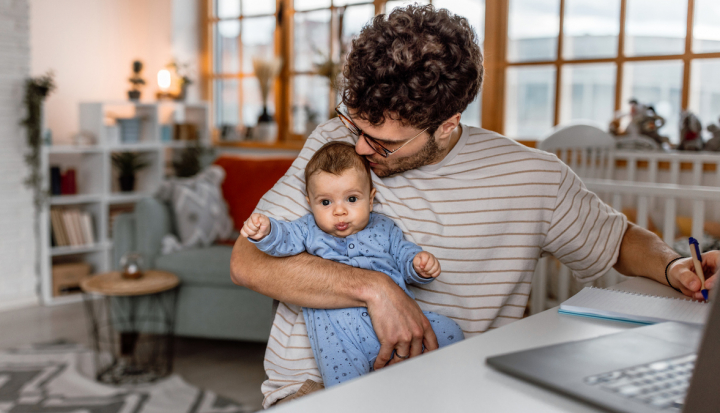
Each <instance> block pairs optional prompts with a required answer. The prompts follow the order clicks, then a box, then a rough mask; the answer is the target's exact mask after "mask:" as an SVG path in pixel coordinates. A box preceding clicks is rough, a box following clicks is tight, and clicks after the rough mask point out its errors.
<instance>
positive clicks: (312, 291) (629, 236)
mask: <svg viewBox="0 0 720 413" xmlns="http://www.w3.org/2000/svg"><path fill="white" fill-rule="evenodd" d="M343 75H344V78H345V83H344V84H343V94H342V96H343V103H344V104H345V106H346V107H345V108H343V107H340V108H338V113H339V115H340V116H339V117H338V118H335V119H332V120H330V121H328V122H326V123H325V124H323V125H321V126H319V127H318V128H317V129H316V130H315V131H314V132H313V133H312V134H311V135H310V137H309V138H308V140H307V143H306V145H305V147H304V148H303V150H302V152H301V153H300V155H299V156H298V158H297V159H296V161H295V162H294V163H293V166H292V167H291V168H290V169H289V170H288V172H287V174H286V175H285V176H284V177H283V178H282V179H281V180H280V181H279V182H278V183H277V184H276V185H275V186H274V187H273V189H271V190H270V191H269V192H268V193H267V194H266V195H265V196H264V197H263V199H262V200H261V202H260V203H259V204H258V207H257V209H256V211H257V212H262V213H264V214H266V215H269V216H273V217H274V218H276V219H283V220H293V219H296V218H299V217H301V216H303V215H305V214H307V213H308V212H309V211H310V210H309V208H308V206H307V204H306V202H305V193H304V192H303V188H304V181H303V169H304V166H305V164H306V163H307V162H308V160H309V159H310V157H311V156H312V154H313V153H314V151H316V150H317V149H318V148H319V147H321V146H322V145H323V144H325V143H326V142H328V141H330V140H341V141H346V142H351V143H353V144H355V148H356V151H357V152H358V153H359V154H360V155H363V156H365V157H366V158H367V159H368V160H369V161H370V165H371V168H372V170H373V172H374V175H373V184H374V185H375V187H376V188H377V194H376V203H375V206H374V211H375V212H378V213H381V214H384V215H386V216H388V217H390V218H391V219H393V220H394V221H395V222H396V223H397V225H398V226H399V227H400V228H401V229H402V230H403V232H404V234H405V237H406V239H408V240H409V241H412V242H414V243H416V244H418V245H420V246H421V247H422V248H423V249H425V250H427V251H428V252H431V253H432V254H433V255H435V256H436V257H438V259H439V260H440V262H441V265H442V273H441V275H440V276H439V277H438V279H437V280H436V281H435V282H434V283H431V284H429V285H427V286H418V287H415V288H413V292H414V293H415V295H416V300H415V301H414V300H412V299H410V298H409V297H408V296H407V295H406V294H405V293H404V292H403V291H402V290H401V289H400V288H399V287H398V286H397V285H395V284H394V283H393V282H392V281H391V280H390V278H389V277H387V276H386V275H385V274H383V273H379V272H374V271H368V270H363V269H360V268H354V267H350V266H346V265H342V264H338V263H335V262H331V261H326V260H322V259H320V258H318V257H314V256H310V255H307V254H301V255H298V256H294V257H287V258H274V257H270V256H267V255H265V254H263V253H261V252H259V251H258V250H257V249H256V248H255V247H254V246H253V245H251V244H250V242H248V241H247V240H246V239H239V240H238V241H237V243H236V244H235V248H234V250H233V256H232V263H231V268H232V277H233V280H234V281H235V282H236V283H237V284H240V285H244V286H246V287H248V288H250V289H253V290H255V291H258V292H260V293H263V294H265V295H268V296H270V297H273V298H275V299H277V300H279V301H281V304H280V306H279V307H278V312H277V315H276V318H275V322H274V324H273V328H272V331H271V335H270V340H269V342H268V349H267V352H266V357H265V369H266V372H267V374H268V377H269V379H268V380H267V381H266V382H265V383H264V384H263V393H264V394H265V401H264V406H265V407H268V406H270V405H272V404H274V403H276V402H277V401H278V400H282V399H284V400H289V399H292V398H294V397H297V394H304V393H307V392H309V391H312V390H313V389H316V388H320V387H321V386H320V385H319V384H318V383H319V382H320V381H321V380H320V375H319V373H318V371H317V368H316V366H315V361H314V358H313V354H312V351H311V350H310V344H309V341H308V338H307V331H306V329H305V324H304V320H303V316H302V311H300V307H303V306H304V307H312V308H342V307H366V308H367V311H368V313H369V314H370V316H371V318H372V322H373V326H374V328H375V331H376V333H377V335H378V337H379V339H380V342H381V344H382V348H381V350H380V354H379V356H378V358H377V361H376V363H375V366H374V367H375V369H379V368H382V367H384V366H386V365H390V364H394V363H397V362H400V361H402V360H404V359H406V358H408V357H414V356H417V355H419V354H420V353H421V352H422V347H423V345H424V346H425V348H426V349H427V350H434V349H435V348H437V341H436V338H435V337H434V335H433V332H432V329H431V328H430V326H429V323H428V321H427V319H426V318H425V317H424V316H423V315H422V310H423V309H424V310H430V311H434V312H437V313H439V314H442V315H445V316H448V317H450V318H451V319H453V320H454V321H455V322H457V323H458V324H459V325H460V327H461V328H462V329H463V331H464V333H465V336H466V337H468V336H473V335H476V334H480V333H483V332H485V331H488V330H490V329H493V328H497V327H501V326H503V325H505V324H508V323H510V322H512V321H514V320H516V319H519V318H521V317H522V315H523V311H524V309H525V307H526V305H527V300H528V296H529V293H530V282H531V278H532V274H533V271H534V268H535V265H536V263H537V260H538V259H539V257H540V255H541V254H542V253H549V254H552V255H554V256H555V257H556V258H557V259H559V260H560V261H561V262H563V263H564V264H565V265H567V266H569V267H570V268H571V269H572V270H573V273H574V275H575V276H576V277H577V278H580V279H582V280H584V281H591V280H593V279H595V278H597V277H600V276H601V275H602V274H604V273H605V272H607V270H609V269H610V268H611V267H614V268H615V269H617V270H618V271H620V272H621V273H623V274H626V275H631V276H644V277H648V278H651V279H654V280H656V281H658V282H661V283H664V284H666V283H667V281H666V278H665V271H666V268H667V270H668V281H669V282H670V284H671V286H673V288H679V289H681V290H682V292H683V293H685V294H686V295H690V296H693V297H696V298H697V297H699V296H700V293H699V289H700V285H699V279H698V277H697V276H695V275H694V273H693V272H692V262H691V261H690V260H688V259H680V260H675V259H676V258H678V254H677V253H675V252H674V251H673V250H672V249H671V248H669V247H668V246H667V245H665V244H664V243H663V242H662V241H661V240H660V239H659V238H658V237H657V236H655V235H654V234H652V233H650V232H648V231H646V230H643V229H641V228H639V227H637V226H635V225H632V224H629V223H628V222H627V220H626V218H625V217H624V216H623V215H622V214H620V213H618V212H616V211H614V210H613V209H612V208H610V207H609V206H607V205H605V204H604V203H603V202H601V201H600V200H599V199H598V198H597V196H595V194H593V193H591V192H588V191H587V190H586V189H585V187H584V186H583V184H582V182H581V181H580V180H579V179H578V178H577V176H576V175H575V174H574V173H573V172H572V171H570V170H569V168H568V167H567V166H566V165H564V164H563V163H561V162H560V161H559V160H558V159H557V157H555V156H554V155H551V154H548V153H545V152H542V151H538V150H534V149H529V148H526V147H524V146H522V145H519V144H517V143H516V142H514V141H512V140H509V139H507V138H505V137H502V136H500V135H498V134H495V133H492V132H489V131H485V130H482V129H479V128H472V127H467V126H465V125H461V124H460V113H462V112H463V110H465V108H466V107H467V105H468V104H469V103H470V102H472V100H473V99H474V98H475V97H476V95H477V93H478V91H479V89H480V85H481V82H482V76H483V68H482V55H481V52H480V49H479V47H478V45H477V43H476V36H475V34H474V32H473V31H472V29H471V28H470V26H469V25H468V23H467V21H466V20H465V19H464V18H461V17H458V16H455V15H452V14H449V13H448V12H447V11H446V10H442V9H441V10H437V11H436V10H435V9H434V8H433V7H432V6H408V7H406V8H404V9H398V10H395V11H393V13H391V14H390V15H389V16H387V17H386V16H378V17H376V18H375V19H373V21H372V22H371V23H370V24H369V25H368V26H366V27H365V28H364V29H363V31H362V32H361V34H360V35H359V37H358V38H357V39H356V40H354V41H353V46H352V50H351V52H350V54H349V56H348V61H347V64H346V66H345V69H344V72H343ZM353 247H354V246H352V245H349V246H348V248H353ZM673 260H675V261H673ZM717 263H718V252H716V251H713V252H708V253H706V254H704V255H703V265H704V266H705V269H706V271H707V274H708V276H710V275H711V274H714V273H715V272H716V269H717V267H718V265H717ZM716 278H717V277H716V276H714V275H713V276H712V277H711V278H709V280H708V282H707V283H706V286H707V288H712V287H713V285H714V282H715V279H716ZM411 288H412V287H411ZM393 351H394V353H393ZM393 354H394V356H393V357H392V359H391V356H392V355H393ZM296 393H297V394H296Z"/></svg>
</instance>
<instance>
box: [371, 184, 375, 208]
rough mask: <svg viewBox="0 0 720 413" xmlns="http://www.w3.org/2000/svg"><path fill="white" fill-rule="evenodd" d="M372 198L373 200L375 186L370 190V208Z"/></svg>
mask: <svg viewBox="0 0 720 413" xmlns="http://www.w3.org/2000/svg"><path fill="white" fill-rule="evenodd" d="M374 200H375V188H373V189H371V190H370V208H372V206H373V201H374Z"/></svg>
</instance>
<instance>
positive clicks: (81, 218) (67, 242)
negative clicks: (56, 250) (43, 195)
mask: <svg viewBox="0 0 720 413" xmlns="http://www.w3.org/2000/svg"><path fill="white" fill-rule="evenodd" d="M50 222H51V225H52V239H53V245H55V246H58V247H68V246H71V247H77V246H81V245H90V244H94V243H95V230H94V229H93V220H92V216H91V215H90V213H89V212H87V211H83V210H81V209H79V208H60V207H53V208H50Z"/></svg>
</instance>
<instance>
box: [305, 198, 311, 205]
mask: <svg viewBox="0 0 720 413" xmlns="http://www.w3.org/2000/svg"><path fill="white" fill-rule="evenodd" d="M305 202H307V203H308V205H310V198H308V197H305Z"/></svg>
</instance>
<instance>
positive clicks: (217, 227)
mask: <svg viewBox="0 0 720 413" xmlns="http://www.w3.org/2000/svg"><path fill="white" fill-rule="evenodd" d="M223 179H225V171H224V170H223V169H222V168H221V167H219V166H216V165H212V166H210V167H208V168H207V169H205V170H204V171H202V172H200V173H199V174H197V175H195V176H193V177H192V178H178V179H173V180H170V181H166V182H163V183H162V185H160V188H159V189H158V192H157V194H156V196H157V197H158V198H160V199H162V200H163V201H165V202H167V203H169V204H170V207H171V209H172V212H173V215H174V218H175V228H176V229H177V234H178V236H179V238H180V242H181V244H182V246H183V247H185V248H188V247H196V246H202V247H206V246H208V245H210V244H212V243H213V242H215V241H216V240H218V239H227V238H229V237H230V236H231V235H232V233H233V221H232V218H230V216H229V215H228V210H227V205H226V204H225V199H223V197H222V192H221V189H220V185H221V184H222V182H223Z"/></svg>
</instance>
